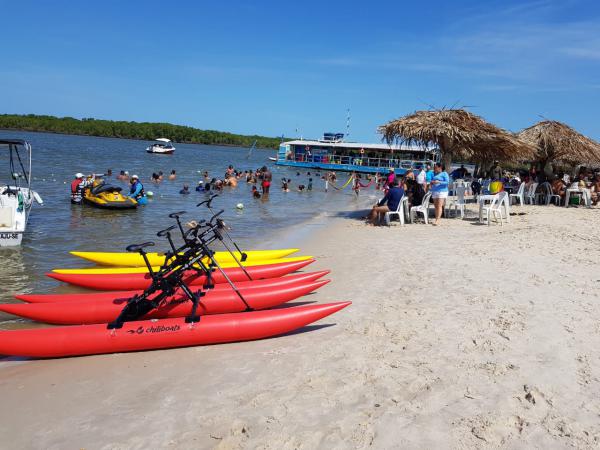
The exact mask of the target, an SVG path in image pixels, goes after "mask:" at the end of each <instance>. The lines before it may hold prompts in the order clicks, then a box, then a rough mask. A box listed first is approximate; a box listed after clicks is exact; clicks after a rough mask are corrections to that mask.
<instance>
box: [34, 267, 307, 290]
mask: <svg viewBox="0 0 600 450" xmlns="http://www.w3.org/2000/svg"><path fill="white" fill-rule="evenodd" d="M313 262H315V260H314V259H307V260H304V261H293V262H285V263H276V264H265V265H261V266H247V267H245V269H246V271H247V272H248V274H249V275H250V276H251V277H252V279H253V280H260V279H265V278H277V277H282V276H284V275H287V274H289V273H292V272H295V271H296V270H300V269H302V268H303V267H306V266H308V265H309V264H311V263H313ZM223 271H224V272H225V273H226V274H227V276H228V277H229V279H230V280H231V281H234V282H238V281H249V280H248V277H247V276H246V274H245V273H244V271H243V270H242V269H241V268H240V267H230V268H227V269H223ZM46 275H47V276H49V277H50V278H54V279H55V280H58V281H64V282H65V283H70V284H74V285H76V286H81V287H85V288H90V289H96V290H99V291H129V290H137V289H146V288H147V287H148V286H150V284H151V283H152V279H151V278H150V275H149V274H147V273H115V274H79V273H73V274H71V273H56V272H52V273H47V274H46ZM213 275H214V276H213V282H214V283H215V284H220V283H225V282H226V280H225V277H224V276H223V274H222V273H221V272H220V271H218V270H217V271H215V272H214V273H213ZM184 281H185V282H186V283H187V284H188V285H193V286H198V285H202V284H204V282H205V281H206V276H204V275H198V273H197V272H196V271H193V270H190V271H189V272H188V274H186V278H184Z"/></svg>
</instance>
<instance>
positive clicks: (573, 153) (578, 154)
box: [517, 120, 600, 164]
mask: <svg viewBox="0 0 600 450" xmlns="http://www.w3.org/2000/svg"><path fill="white" fill-rule="evenodd" d="M517 136H518V137H519V139H521V140H522V141H524V142H528V143H530V144H532V145H535V146H536V148H537V154H536V159H538V160H539V161H542V162H549V161H557V162H566V163H592V164H598V163H600V144H599V143H598V142H596V141H594V140H593V139H590V138H588V137H586V136H584V135H582V134H581V133H578V132H577V131H575V130H574V129H573V128H571V127H570V126H568V125H566V124H564V123H561V122H557V121H555V120H544V121H542V122H538V123H536V124H535V125H533V126H531V127H529V128H525V129H524V130H522V131H520V132H519V133H518V134H517Z"/></svg>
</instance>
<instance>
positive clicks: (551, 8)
mask: <svg viewBox="0 0 600 450" xmlns="http://www.w3.org/2000/svg"><path fill="white" fill-rule="evenodd" d="M0 14H1V16H2V17H3V19H5V20H3V21H2V39H0V55H2V68H1V69H0V112H5V113H36V114H53V115H59V116H64V115H68V116H74V117H96V118H105V119H119V120H135V121H165V122H171V123H177V124H184V125H191V126H195V127H199V128H205V129H217V130H224V131H232V132H239V133H244V134H250V133H257V134H264V135H271V136H276V135H281V134H285V135H286V136H294V135H295V134H296V129H298V130H299V131H298V133H299V134H302V135H303V136H304V137H317V136H319V135H320V134H321V133H322V132H323V131H345V124H346V110H347V108H350V109H351V139H353V140H366V141H377V140H378V139H380V137H379V136H378V135H377V134H376V128H377V126H378V125H380V124H383V123H385V122H386V121H388V120H391V119H394V118H396V117H399V116H402V115H405V114H409V113H411V112H413V111H415V110H419V109H428V108H430V107H444V106H445V107H451V106H467V107H469V108H470V110H471V111H473V112H474V113H476V114H479V115H482V116H483V117H485V118H486V119H488V120H490V121H492V122H494V123H496V124H497V125H500V126H502V127H504V128H507V129H510V130H513V131H515V130H519V129H521V128H524V127H526V126H529V125H530V124H533V123H535V122H537V121H538V120H540V119H541V117H545V118H550V119H556V120H560V121H564V122H566V123H568V124H570V125H572V126H574V127H575V128H577V129H578V130H580V131H581V132H583V133H584V134H587V135H589V136H590V137H592V138H595V139H598V140H600V120H598V116H599V114H598V105H599V104H600V2H596V1H579V0H563V1H545V0H539V1H536V0H534V1H529V2H527V1H525V2H519V1H508V0H507V1H486V2H481V1H454V2H451V1H431V0H430V1H427V2H400V1H370V2H365V1H361V2H354V1H343V2H342V1H328V2H325V1H312V0H308V1H306V0H304V1H302V2H286V1H277V2H275V1H260V0H257V1H229V2H228V1H221V2H214V1H211V2H206V1H196V2H183V1H180V2H177V1H171V2H154V1H143V2H136V1H120V2H117V1H91V0H88V1H80V2H73V1H68V2H67V1H53V2H46V1H38V2H31V1H26V0H19V1H18V2H15V1H5V0H0ZM6 19H9V20H6Z"/></svg>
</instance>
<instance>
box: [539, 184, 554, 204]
mask: <svg viewBox="0 0 600 450" xmlns="http://www.w3.org/2000/svg"><path fill="white" fill-rule="evenodd" d="M540 188H541V190H542V192H538V193H537V194H535V199H536V203H537V204H538V205H541V204H542V203H544V204H545V205H546V206H547V205H549V204H550V199H551V198H552V186H550V183H548V182H547V181H545V182H543V183H542V184H541V185H540Z"/></svg>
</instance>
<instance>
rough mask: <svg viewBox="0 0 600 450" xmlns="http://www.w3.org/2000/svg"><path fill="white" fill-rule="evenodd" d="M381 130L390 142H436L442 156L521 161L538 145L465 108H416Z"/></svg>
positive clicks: (532, 153)
mask: <svg viewBox="0 0 600 450" xmlns="http://www.w3.org/2000/svg"><path fill="white" fill-rule="evenodd" d="M379 132H380V133H381V134H383V137H384V139H385V140H386V141H387V142H388V143H391V142H393V141H396V142H402V143H407V144H420V145H427V144H428V143H435V144H437V145H438V146H439V148H440V151H441V153H442V157H443V158H447V157H450V158H460V159H463V160H471V161H474V162H484V161H494V160H498V161H522V160H526V159H529V158H531V157H532V156H533V155H534V154H535V147H533V146H531V145H530V144H527V143H524V142H522V141H520V140H519V139H518V138H517V137H515V136H514V135H513V134H511V133H509V132H508V131H505V130H503V129H501V128H498V127H497V126H495V125H493V124H491V123H489V122H487V121H485V120H484V119H482V118H481V117H479V116H476V115H475V114H472V113H470V112H468V111H466V110H464V109H441V110H431V111H416V112H414V113H413V114H410V115H408V116H404V117H401V118H399V119H397V120H392V121H391V122H389V123H387V124H385V125H382V126H380V127H379Z"/></svg>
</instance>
